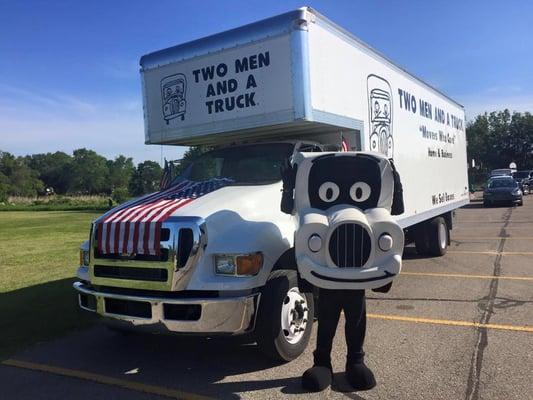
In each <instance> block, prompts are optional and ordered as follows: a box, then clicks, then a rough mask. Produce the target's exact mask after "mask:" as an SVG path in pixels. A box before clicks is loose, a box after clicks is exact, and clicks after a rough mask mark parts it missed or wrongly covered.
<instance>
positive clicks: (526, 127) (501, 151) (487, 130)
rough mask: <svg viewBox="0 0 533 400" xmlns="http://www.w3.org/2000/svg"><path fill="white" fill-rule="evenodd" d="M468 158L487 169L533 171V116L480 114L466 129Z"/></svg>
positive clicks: (507, 111) (503, 113)
mask: <svg viewBox="0 0 533 400" xmlns="http://www.w3.org/2000/svg"><path fill="white" fill-rule="evenodd" d="M466 137H467V140H468V157H469V159H472V158H474V159H475V160H476V162H477V163H478V165H479V164H480V163H481V164H482V165H483V167H484V169H487V170H491V169H495V168H506V167H507V166H508V165H509V163H511V162H516V164H517V165H518V168H519V169H531V168H533V116H532V115H531V114H530V113H528V112H526V113H523V114H522V113H518V112H514V113H513V114H511V113H510V112H509V110H504V111H499V112H491V113H490V114H487V113H485V114H483V115H479V116H478V117H477V118H476V119H475V120H474V122H472V123H469V124H468V126H467V128H466Z"/></svg>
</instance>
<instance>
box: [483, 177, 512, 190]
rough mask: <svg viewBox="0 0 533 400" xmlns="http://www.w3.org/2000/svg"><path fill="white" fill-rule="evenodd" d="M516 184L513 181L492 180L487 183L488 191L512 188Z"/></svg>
mask: <svg viewBox="0 0 533 400" xmlns="http://www.w3.org/2000/svg"><path fill="white" fill-rule="evenodd" d="M517 186H518V184H517V183H516V181H515V180H514V179H493V180H491V181H489V189H494V188H514V187H517Z"/></svg>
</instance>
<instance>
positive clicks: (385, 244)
mask: <svg viewBox="0 0 533 400" xmlns="http://www.w3.org/2000/svg"><path fill="white" fill-rule="evenodd" d="M393 245H394V240H393V239H392V236H391V235H389V234H388V233H384V234H382V235H381V236H380V237H379V239H378V246H379V248H380V249H381V250H382V251H389V250H390V249H392V246H393Z"/></svg>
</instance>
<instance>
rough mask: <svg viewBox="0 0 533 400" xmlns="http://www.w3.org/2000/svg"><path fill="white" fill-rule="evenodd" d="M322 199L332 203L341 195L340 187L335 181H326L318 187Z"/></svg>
mask: <svg viewBox="0 0 533 400" xmlns="http://www.w3.org/2000/svg"><path fill="white" fill-rule="evenodd" d="M318 196H319V197H320V200H322V201H325V202H326V203H331V202H332V201H335V200H337V198H338V197H339V187H338V186H337V184H336V183H333V182H324V183H323V184H322V185H320V188H319V189H318Z"/></svg>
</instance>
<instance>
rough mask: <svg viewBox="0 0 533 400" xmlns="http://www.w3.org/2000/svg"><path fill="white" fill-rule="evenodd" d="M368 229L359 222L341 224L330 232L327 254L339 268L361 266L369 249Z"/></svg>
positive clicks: (370, 244) (368, 253)
mask: <svg viewBox="0 0 533 400" xmlns="http://www.w3.org/2000/svg"><path fill="white" fill-rule="evenodd" d="M371 246H372V243H371V239H370V235H369V234H368V231H367V230H366V229H365V228H363V227H362V226H361V225H359V224H341V225H339V226H338V227H337V228H335V230H334V231H333V233H332V234H331V237H330V240H329V255H330V257H331V260H332V261H333V263H334V264H335V265H336V266H337V267H339V268H361V267H362V266H363V265H365V264H366V262H367V261H368V257H369V256H370V250H371Z"/></svg>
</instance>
